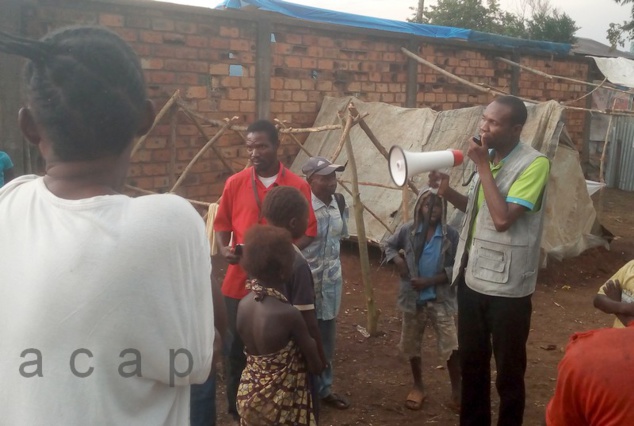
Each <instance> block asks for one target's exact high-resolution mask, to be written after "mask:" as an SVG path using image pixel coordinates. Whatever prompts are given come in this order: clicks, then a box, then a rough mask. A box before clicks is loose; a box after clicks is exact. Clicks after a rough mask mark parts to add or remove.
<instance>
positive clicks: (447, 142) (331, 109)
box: [291, 97, 606, 259]
mask: <svg viewBox="0 0 634 426" xmlns="http://www.w3.org/2000/svg"><path fill="white" fill-rule="evenodd" d="M351 100H352V102H353V103H354V105H355V106H356V107H357V109H358V111H359V113H369V115H368V116H367V117H366V118H365V122H366V123H367V125H368V126H369V127H370V128H371V129H372V132H373V133H374V135H375V136H376V137H377V139H378V140H379V141H380V142H381V144H382V145H383V146H384V147H385V148H386V149H389V148H390V147H391V146H392V145H400V146H401V147H402V148H403V149H405V150H408V151H418V152H420V151H439V150H445V149H460V150H463V151H465V152H466V149H467V146H468V145H467V144H468V138H469V137H471V136H473V135H475V134H477V132H478V124H479V121H480V118H481V116H482V112H483V110H484V107H483V106H478V107H472V108H464V109H457V110H450V111H442V112H437V111H433V110H431V109H427V108H400V107H396V106H393V105H388V104H384V103H379V102H363V101H360V100H358V99H355V98H349V97H346V98H329V97H327V98H325V99H324V102H323V104H322V107H321V109H320V111H319V115H318V116H317V119H316V122H315V126H324V125H329V124H337V123H338V122H339V118H338V112H339V111H342V110H344V109H345V108H346V106H347V105H348V103H349V102H350V101H351ZM527 108H528V120H527V123H526V125H525V126H524V130H523V132H522V137H521V139H522V142H523V143H529V144H531V145H532V146H533V147H534V148H535V149H538V150H539V151H541V152H542V153H544V154H545V155H547V156H548V157H549V158H550V159H551V161H552V166H551V175H550V181H549V183H548V197H547V203H546V206H545V208H546V219H545V225H544V235H543V238H542V243H541V248H542V251H543V254H547V255H549V256H551V257H555V258H558V259H561V258H565V257H574V256H576V255H578V254H580V253H581V252H583V251H584V250H586V249H588V248H590V247H594V246H599V245H605V244H606V241H605V240H604V239H603V238H602V237H601V236H600V231H599V229H600V226H598V223H597V221H596V212H595V209H594V206H593V204H592V200H591V199H590V196H589V194H588V191H587V188H586V182H585V178H584V175H583V172H582V170H581V166H580V163H579V154H578V152H577V151H576V149H575V148H574V145H573V144H572V142H571V141H570V138H569V137H567V133H566V132H565V130H564V124H563V122H562V120H561V119H562V112H563V111H564V108H563V107H562V106H561V105H559V104H558V103H557V102H555V101H549V102H545V103H540V104H536V105H530V106H528V107H527ZM340 137H341V132H340V131H329V132H319V133H311V134H310V135H309V136H308V138H307V140H306V142H305V143H304V147H305V148H306V150H307V151H308V152H310V153H311V154H312V155H321V156H324V157H327V158H330V157H331V156H332V154H333V153H334V152H335V150H336V148H337V145H338V143H339V139H340ZM350 138H351V142H352V147H353V152H354V155H355V159H356V163H357V171H358V180H359V181H360V182H365V183H366V184H365V185H363V184H362V186H361V190H360V193H361V194H360V195H361V201H362V202H363V203H364V205H365V206H366V207H367V209H369V210H372V212H373V213H374V214H375V215H376V216H378V217H379V218H381V219H382V221H379V220H377V219H375V218H374V217H373V216H372V215H370V214H368V213H367V211H366V212H365V214H364V222H365V228H366V234H367V238H368V240H369V241H372V242H374V243H381V242H382V241H383V240H384V239H385V238H386V237H387V236H388V235H390V234H391V233H392V232H393V231H394V230H395V229H396V227H398V225H400V224H401V222H402V211H401V210H402V209H401V205H402V190H400V189H399V188H396V187H395V186H394V184H393V183H392V181H391V178H390V173H389V170H388V166H387V161H386V160H385V158H383V156H381V154H380V153H379V152H378V150H377V149H376V148H375V147H374V146H373V145H372V143H371V142H370V140H369V139H368V136H367V135H366V133H365V132H364V131H363V130H362V129H360V128H359V126H355V127H353V128H352V130H351V132H350ZM307 158H308V154H307V153H306V152H300V153H299V154H298V156H297V158H296V159H295V161H294V162H293V164H292V166H291V170H293V171H294V172H296V173H298V174H301V166H302V164H303V163H304V162H305V161H306V160H307ZM346 161H347V155H346V152H345V150H344V151H342V152H341V154H340V155H339V156H338V158H337V159H336V162H337V163H338V164H344V163H346ZM473 168H474V165H473V163H472V162H471V161H469V160H465V163H464V164H463V165H462V166H459V167H455V168H452V169H450V170H448V171H447V172H448V173H449V174H450V176H451V185H452V186H453V187H454V188H455V189H457V190H458V191H461V192H463V193H466V191H467V189H468V187H467V186H462V183H463V181H465V180H467V179H468V177H469V176H470V175H471V172H472V171H473ZM341 179H342V180H343V181H350V180H351V176H350V171H349V170H346V171H345V172H343V173H342V176H341ZM426 182H427V175H426V174H422V175H418V176H416V177H415V178H414V184H415V185H416V186H417V187H419V188H420V187H422V186H424V185H425V184H426ZM367 183H374V184H378V185H381V186H377V185H368V184H367ZM339 190H341V188H339ZM340 192H343V191H340ZM345 195H346V199H347V201H348V204H351V203H352V198H351V197H350V196H349V194H345ZM414 198H415V197H410V199H411V203H413V202H414ZM411 208H412V206H410V210H411ZM459 213H460V212H458V211H453V209H450V211H449V215H450V223H459V221H458V218H457V216H458V214H459ZM381 222H383V223H381ZM384 224H385V225H387V227H388V228H390V229H386V226H385V225H384ZM593 231H594V233H593ZM350 234H351V236H355V235H356V227H355V224H354V222H353V221H351V223H350ZM545 258H546V257H544V259H545Z"/></svg>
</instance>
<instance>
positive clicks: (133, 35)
mask: <svg viewBox="0 0 634 426" xmlns="http://www.w3.org/2000/svg"><path fill="white" fill-rule="evenodd" d="M113 30H114V32H115V33H117V34H119V37H121V38H122V39H124V40H125V41H127V42H129V43H133V42H135V41H137V40H138V38H139V36H138V34H137V31H136V30H133V29H131V28H113Z"/></svg>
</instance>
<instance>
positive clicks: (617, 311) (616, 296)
mask: <svg viewBox="0 0 634 426" xmlns="http://www.w3.org/2000/svg"><path fill="white" fill-rule="evenodd" d="M632 302H634V260H630V261H629V262H628V263H626V264H625V265H624V266H623V267H622V268H621V269H619V270H618V271H617V272H616V274H614V275H613V276H612V278H610V279H609V280H608V281H607V282H606V283H605V284H603V285H602V286H601V288H600V289H599V293H598V294H597V295H596V296H595V297H594V307H595V308H597V309H599V310H601V311H603V312H605V313H606V314H614V315H616V319H615V320H614V327H615V328H621V327H625V326H627V324H628V323H629V322H631V321H634V303H632Z"/></svg>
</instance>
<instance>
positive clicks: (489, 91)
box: [401, 47, 634, 117]
mask: <svg viewBox="0 0 634 426" xmlns="http://www.w3.org/2000/svg"><path fill="white" fill-rule="evenodd" d="M401 51H402V52H403V53H404V54H405V55H406V56H409V57H410V58H413V59H415V60H416V61H418V62H420V63H421V64H423V65H425V66H427V67H429V68H431V69H433V70H435V71H437V72H439V73H440V74H442V75H444V76H447V77H448V78H450V79H452V80H455V81H457V82H459V83H461V84H464V85H465V86H467V87H471V88H472V89H475V90H477V91H479V92H482V93H486V94H489V95H491V96H499V95H506V93H505V92H503V91H502V90H499V89H494V88H492V87H482V86H481V85H480V84H474V83H472V82H470V81H469V80H465V79H464V78H461V77H458V76H457V75H455V74H452V73H450V72H449V71H445V70H444V69H442V68H440V67H438V66H436V65H434V64H432V63H431V62H429V61H426V60H425V59H423V58H421V57H420V56H417V55H415V54H414V53H412V52H410V51H409V50H407V49H405V48H404V47H401ZM506 60H507V61H508V59H506ZM510 62H512V61H510ZM582 83H583V84H587V82H586V81H584V82H582ZM516 98H518V99H520V100H522V101H524V102H529V103H532V104H536V103H539V101H536V100H534V99H528V98H522V97H519V96H516ZM559 105H561V106H562V107H564V108H565V109H569V110H573V111H585V112H595V113H597V114H613V115H623V116H628V117H631V116H633V115H634V112H632V111H627V110H607V111H601V110H598V109H588V108H581V107H573V106H569V105H565V104H562V103H559Z"/></svg>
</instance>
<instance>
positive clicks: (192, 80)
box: [176, 72, 200, 86]
mask: <svg viewBox="0 0 634 426" xmlns="http://www.w3.org/2000/svg"><path fill="white" fill-rule="evenodd" d="M176 82H177V83H178V84H186V85H188V86H195V85H197V84H199V82H200V79H199V75H198V74H195V73H191V72H182V73H178V74H177V75H176Z"/></svg>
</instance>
